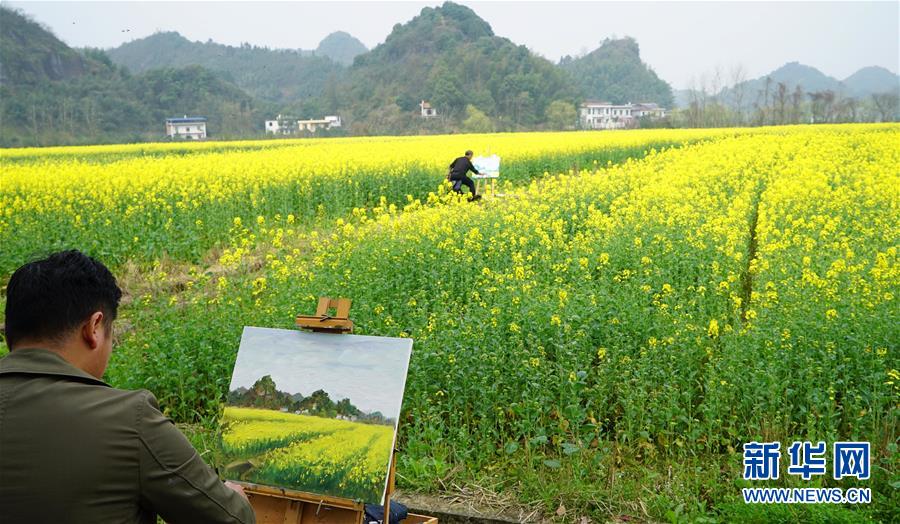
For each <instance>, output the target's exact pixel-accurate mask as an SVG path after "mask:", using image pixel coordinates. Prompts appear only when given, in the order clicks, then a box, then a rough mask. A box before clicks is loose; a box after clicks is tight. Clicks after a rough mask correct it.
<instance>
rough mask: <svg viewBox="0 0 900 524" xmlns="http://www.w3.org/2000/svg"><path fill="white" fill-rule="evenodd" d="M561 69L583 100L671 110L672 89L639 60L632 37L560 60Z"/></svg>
mask: <svg viewBox="0 0 900 524" xmlns="http://www.w3.org/2000/svg"><path fill="white" fill-rule="evenodd" d="M559 65H560V67H562V69H564V70H565V71H566V72H568V73H569V76H570V77H571V78H573V79H574V81H575V82H577V83H578V85H579V87H580V88H581V92H582V95H583V96H584V97H585V98H591V99H598V100H604V101H608V102H612V103H614V104H624V103H627V102H656V103H657V104H659V105H661V106H663V107H672V104H673V97H672V87H671V86H670V85H669V84H668V83H666V82H665V81H664V80H662V79H660V78H659V77H658V76H657V75H656V73H655V72H654V71H653V70H652V69H651V68H650V67H649V66H648V65H647V64H645V63H644V62H642V61H641V53H640V48H639V47H638V43H637V41H635V40H634V39H633V38H628V37H626V38H622V39H618V40H614V39H609V38H608V39H606V40H604V41H603V43H602V44H601V45H600V47H599V48H597V49H595V50H594V51H592V52H590V53H588V54H586V55H584V56H582V57H580V58H572V57H569V56H567V57H563V59H562V60H560V64H559Z"/></svg>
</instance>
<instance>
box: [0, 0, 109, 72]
mask: <svg viewBox="0 0 900 524" xmlns="http://www.w3.org/2000/svg"><path fill="white" fill-rule="evenodd" d="M102 69H103V68H102V66H99V65H98V64H96V63H94V62H92V61H91V60H89V59H87V58H85V57H84V56H82V55H81V54H79V53H78V52H76V51H74V50H72V49H70V48H69V46H67V45H66V44H64V43H63V42H61V41H60V40H59V39H58V38H56V36H54V35H53V33H51V32H50V31H48V30H47V29H45V28H43V27H42V26H41V25H40V24H38V23H37V22H35V21H33V20H31V19H29V18H27V17H26V16H24V15H23V14H22V13H20V12H18V11H14V10H12V9H7V8H3V7H0V85H4V84H9V83H16V84H20V85H39V84H41V83H44V82H48V81H54V80H68V79H70V78H74V77H78V76H81V75H83V74H86V73H96V72H99V71H101V70H102Z"/></svg>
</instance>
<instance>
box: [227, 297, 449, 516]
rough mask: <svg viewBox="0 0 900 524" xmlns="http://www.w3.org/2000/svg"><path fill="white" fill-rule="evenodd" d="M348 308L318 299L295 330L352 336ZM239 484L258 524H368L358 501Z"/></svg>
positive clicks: (346, 302) (390, 485) (387, 500)
mask: <svg viewBox="0 0 900 524" xmlns="http://www.w3.org/2000/svg"><path fill="white" fill-rule="evenodd" d="M350 304H351V302H350V299H349V298H329V297H319V305H318V307H317V308H316V314H315V315H297V319H296V324H297V327H299V328H301V329H308V330H310V331H315V332H317V333H334V334H338V335H342V334H349V333H353V321H352V320H350ZM332 311H333V314H332ZM395 451H396V450H394V451H392V452H391V467H390V470H389V472H388V481H387V486H386V488H385V493H384V520H383V522H384V524H389V521H390V506H391V495H392V494H393V493H394V471H395V468H396V462H397V456H396V454H395ZM238 484H240V485H241V486H243V487H244V492H245V493H246V494H247V497H248V498H249V499H250V504H251V505H252V506H253V510H254V511H255V512H256V522H257V523H258V524H269V523H271V524H276V523H277V524H368V523H366V522H365V520H364V518H365V515H366V511H365V502H364V501H361V500H353V499H346V498H342V497H330V496H327V495H317V494H315V493H307V492H305V491H294V490H289V489H283V488H273V487H271V486H262V485H259V484H253V483H249V482H238ZM391 524H438V519H437V518H435V517H429V516H427V515H414V514H412V513H410V514H409V516H408V517H407V518H405V519H404V520H402V521H400V522H398V523H391Z"/></svg>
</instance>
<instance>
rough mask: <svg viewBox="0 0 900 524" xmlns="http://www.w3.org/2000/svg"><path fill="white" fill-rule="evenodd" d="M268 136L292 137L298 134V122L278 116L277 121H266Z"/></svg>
mask: <svg viewBox="0 0 900 524" xmlns="http://www.w3.org/2000/svg"><path fill="white" fill-rule="evenodd" d="M265 127H266V134H269V133H271V134H273V135H291V134H294V133H296V132H297V121H296V120H294V119H292V118H289V117H283V116H281V115H278V116H277V117H275V120H266V125H265Z"/></svg>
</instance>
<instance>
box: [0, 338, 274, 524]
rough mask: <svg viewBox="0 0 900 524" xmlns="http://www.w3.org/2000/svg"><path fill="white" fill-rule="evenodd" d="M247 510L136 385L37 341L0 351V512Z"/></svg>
mask: <svg viewBox="0 0 900 524" xmlns="http://www.w3.org/2000/svg"><path fill="white" fill-rule="evenodd" d="M157 514H159V515H160V516H161V517H162V518H163V519H164V520H166V521H167V522H170V523H179V522H190V523H202V522H240V523H252V522H255V520H256V518H255V516H254V514H253V509H252V508H251V507H250V504H249V503H248V502H247V501H246V500H245V499H244V498H243V497H241V496H240V495H238V494H237V493H235V492H234V491H233V490H231V489H230V488H228V487H226V486H225V485H224V484H223V483H222V482H221V481H220V480H219V478H218V477H217V476H216V473H215V472H214V471H213V470H212V469H211V468H210V467H209V466H207V465H206V464H205V463H204V462H203V459H201V458H200V455H199V454H198V453H197V451H196V450H194V448H193V446H191V444H190V442H188V440H187V439H186V438H185V437H184V435H182V433H181V432H180V431H179V430H178V428H176V427H175V425H174V424H173V423H172V421H171V420H169V419H168V418H166V417H165V416H164V415H163V414H162V413H160V411H159V408H158V405H157V402H156V398H154V397H153V395H152V394H151V393H150V392H148V391H145V390H140V391H123V390H120V389H115V388H113V387H110V386H109V385H107V384H106V383H104V382H103V381H101V380H98V379H96V378H94V377H92V376H91V375H89V374H87V373H85V372H84V371H82V370H80V369H78V368H76V367H74V366H73V365H71V364H69V363H68V362H67V361H66V360H65V359H63V358H62V357H60V356H59V355H57V354H56V353H54V352H52V351H48V350H45V349H17V350H16V351H13V352H11V353H10V354H9V355H7V356H6V357H4V358H3V359H0V521H2V522H3V523H4V524H5V523H17V522H28V523H32V522H34V523H42V522H54V523H56V522H85V523H94V522H96V523H120V522H121V523H155V522H156V515H157Z"/></svg>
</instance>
